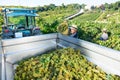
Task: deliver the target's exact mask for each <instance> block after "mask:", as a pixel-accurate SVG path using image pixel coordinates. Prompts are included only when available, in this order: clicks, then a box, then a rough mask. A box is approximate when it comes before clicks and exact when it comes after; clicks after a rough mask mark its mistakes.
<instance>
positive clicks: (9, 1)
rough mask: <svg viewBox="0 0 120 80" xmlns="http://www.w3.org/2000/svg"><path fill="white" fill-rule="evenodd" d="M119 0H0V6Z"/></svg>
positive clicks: (33, 5)
mask: <svg viewBox="0 0 120 80" xmlns="http://www.w3.org/2000/svg"><path fill="white" fill-rule="evenodd" d="M116 1H119V0H0V6H5V5H7V6H10V5H15V6H28V7H35V6H44V5H49V4H55V5H61V4H62V3H64V4H65V5H66V4H71V3H78V4H83V3H84V4H86V5H87V6H92V5H94V6H96V5H100V4H104V3H114V2H116Z"/></svg>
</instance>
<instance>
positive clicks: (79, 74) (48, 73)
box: [14, 48, 120, 80]
mask: <svg viewBox="0 0 120 80" xmlns="http://www.w3.org/2000/svg"><path fill="white" fill-rule="evenodd" d="M119 79H120V77H119V76H115V75H112V74H106V73H105V72H104V71H102V70H101V69H100V68H99V67H98V66H96V65H94V64H93V63H91V62H89V61H88V60H87V59H86V58H85V57H84V56H83V55H82V54H80V51H79V50H74V49H72V48H64V49H57V50H55V51H52V52H49V53H46V54H42V55H40V56H36V57H31V58H29V59H27V60H23V61H20V62H19V66H17V69H16V70H15V75H14V80H119Z"/></svg>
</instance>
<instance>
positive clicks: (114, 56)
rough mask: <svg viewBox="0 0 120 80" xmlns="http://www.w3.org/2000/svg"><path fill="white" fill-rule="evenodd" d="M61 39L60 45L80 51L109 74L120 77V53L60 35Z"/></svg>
mask: <svg viewBox="0 0 120 80" xmlns="http://www.w3.org/2000/svg"><path fill="white" fill-rule="evenodd" d="M59 39H60V40H59V44H61V45H62V46H66V47H72V48H75V49H80V51H81V53H83V54H84V55H85V56H86V57H87V58H88V59H89V60H90V61H92V62H93V63H95V64H96V65H98V66H100V67H101V68H102V69H103V70H104V71H106V72H107V73H113V74H117V75H120V72H119V71H120V67H119V66H120V51H116V50H113V49H110V48H107V47H103V46H100V45H97V44H93V43H90V42H87V41H83V40H80V39H75V38H72V37H68V36H63V35H61V34H59ZM108 65H109V66H108Z"/></svg>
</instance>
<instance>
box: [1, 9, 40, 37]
mask: <svg viewBox="0 0 120 80" xmlns="http://www.w3.org/2000/svg"><path fill="white" fill-rule="evenodd" d="M2 12H3V14H4V25H3V26H2V39H10V38H20V37H27V36H34V35H40V34H41V32H40V28H39V27H36V24H35V17H37V16H38V15H37V14H36V10H34V9H23V8H4V9H2ZM15 20H17V22H16V23H15Z"/></svg>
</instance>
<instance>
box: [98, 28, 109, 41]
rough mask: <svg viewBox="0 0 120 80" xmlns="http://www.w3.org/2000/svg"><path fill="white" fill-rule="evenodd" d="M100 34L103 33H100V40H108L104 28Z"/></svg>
mask: <svg viewBox="0 0 120 80" xmlns="http://www.w3.org/2000/svg"><path fill="white" fill-rule="evenodd" d="M102 32H103V33H102V35H101V37H100V40H104V41H105V40H107V39H108V34H107V29H105V28H104V29H103V30H102Z"/></svg>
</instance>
